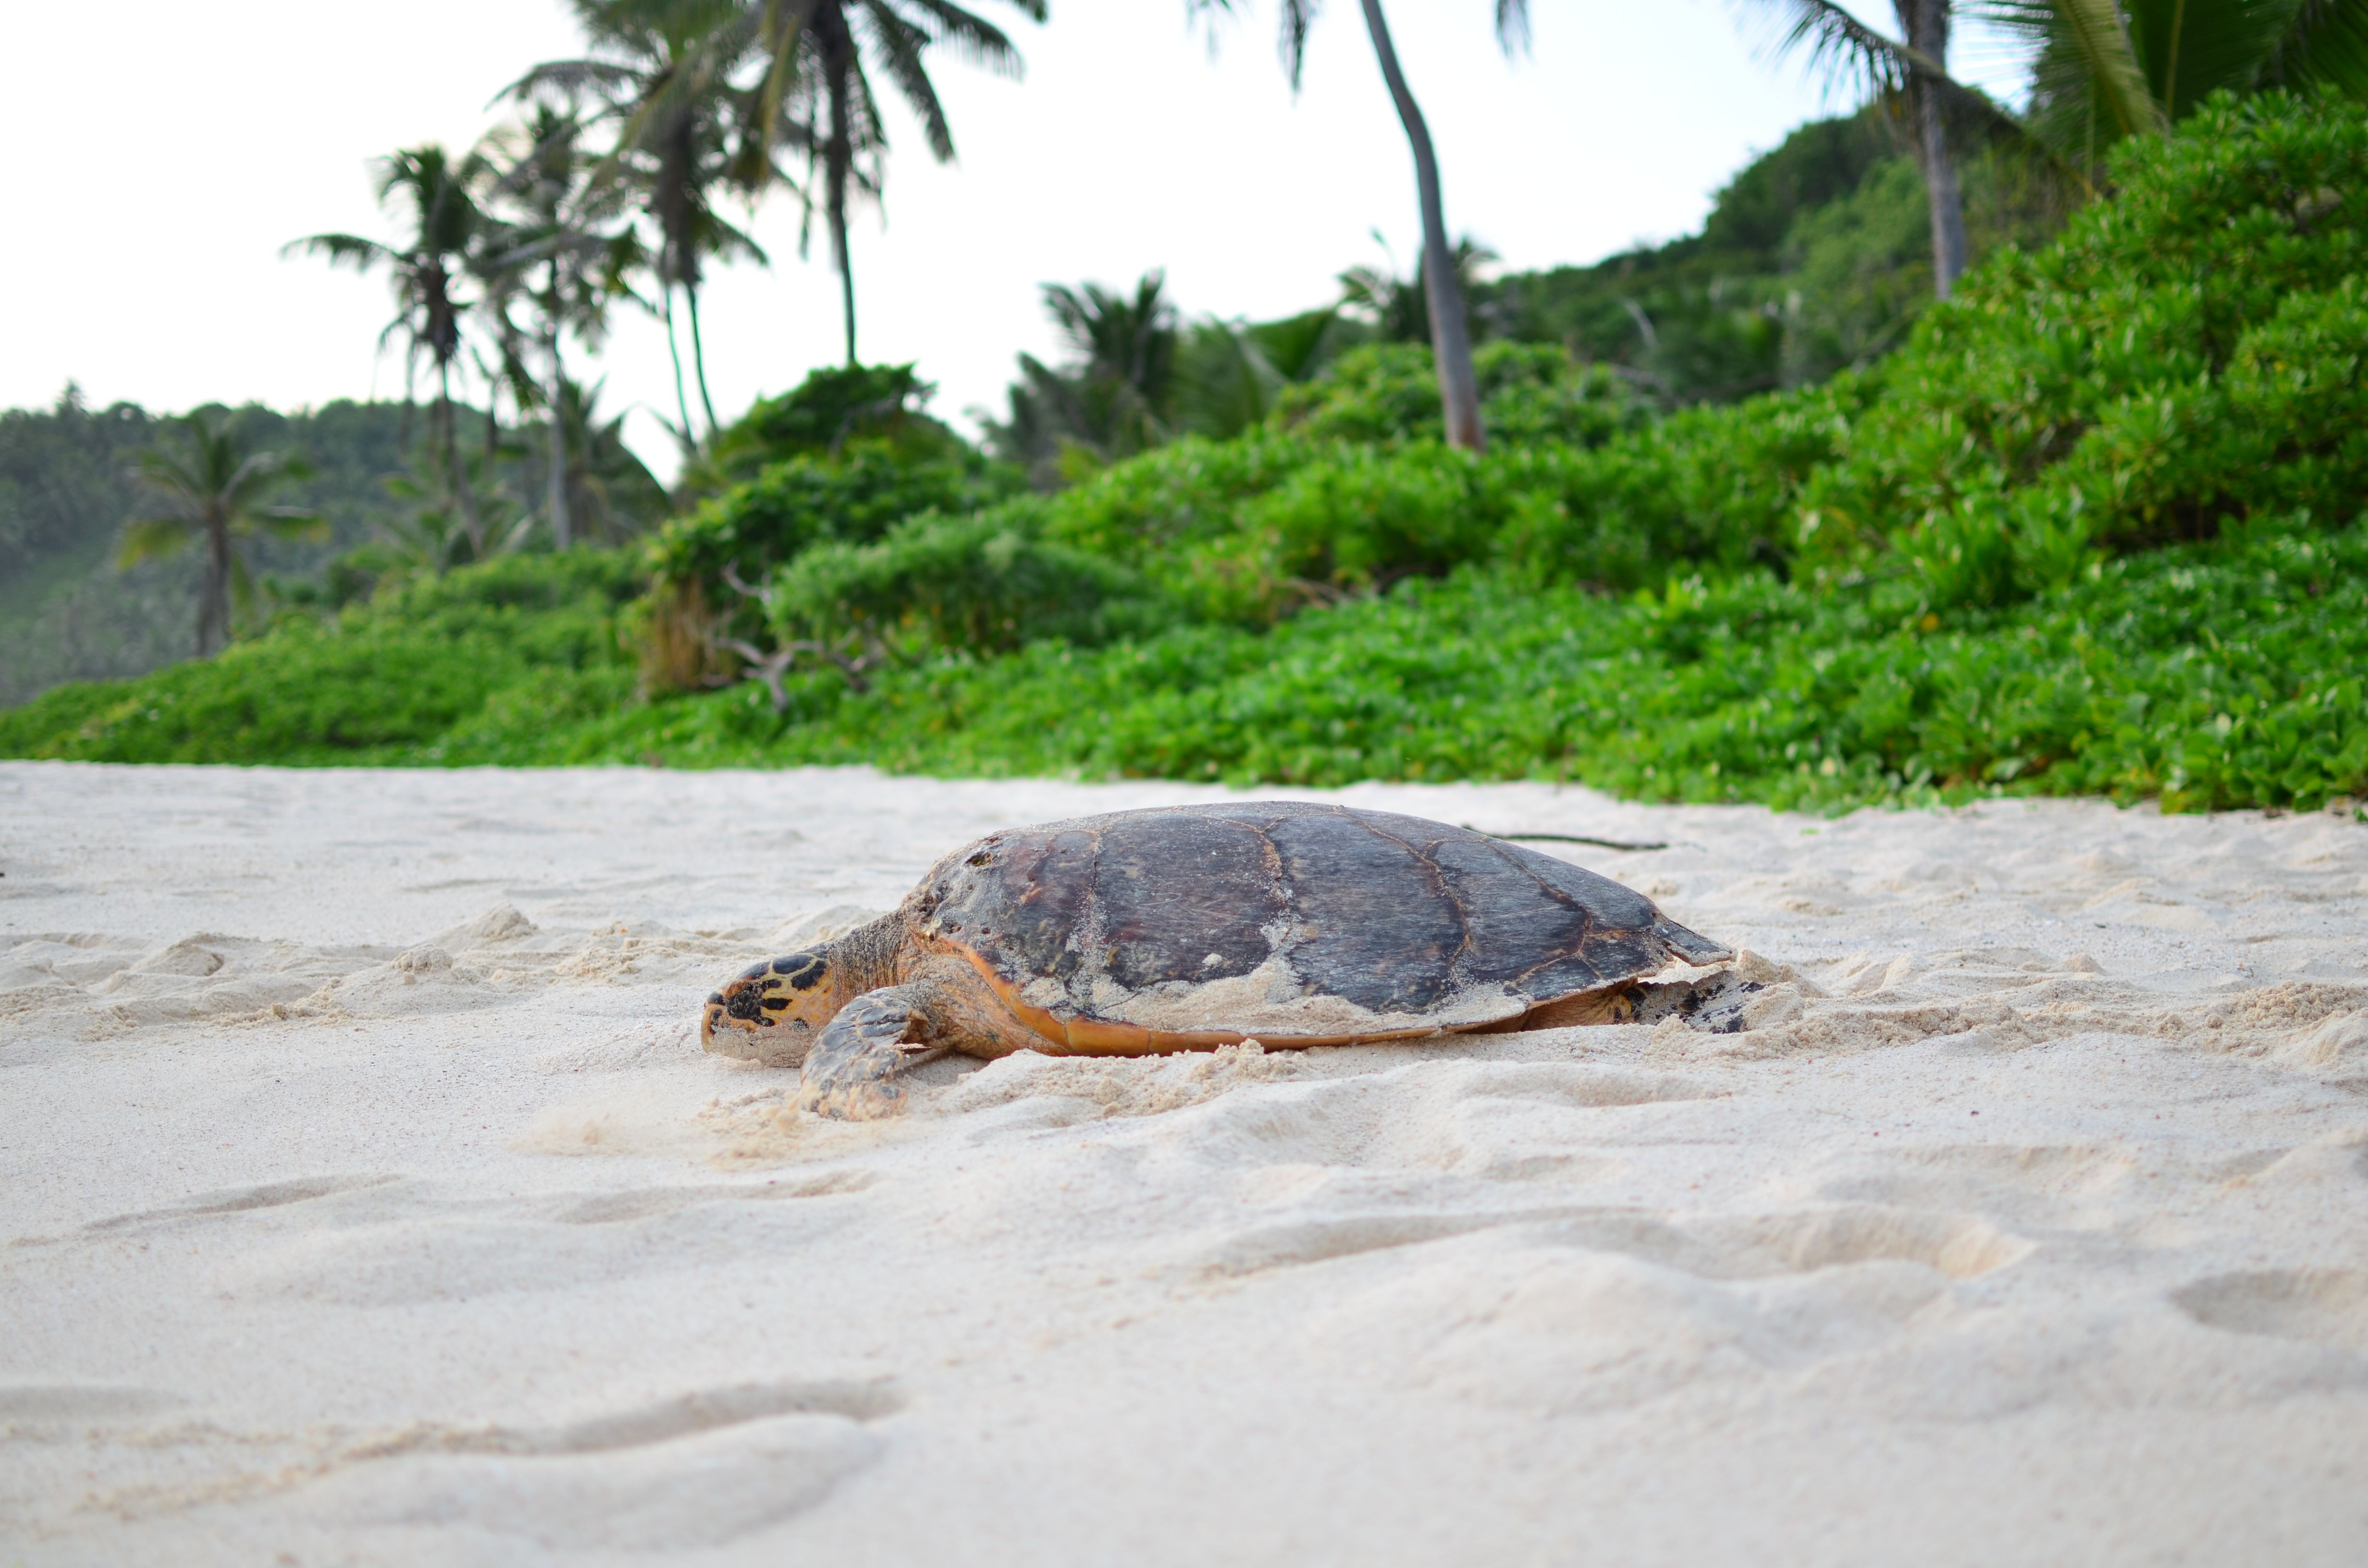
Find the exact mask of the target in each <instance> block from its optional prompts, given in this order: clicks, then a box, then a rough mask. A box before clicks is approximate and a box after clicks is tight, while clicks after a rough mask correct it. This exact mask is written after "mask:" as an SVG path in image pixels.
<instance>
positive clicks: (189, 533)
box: [115, 517, 199, 566]
mask: <svg viewBox="0 0 2368 1568" xmlns="http://www.w3.org/2000/svg"><path fill="white" fill-rule="evenodd" d="M198 527H199V525H198V524H197V523H196V522H195V521H194V520H193V519H191V518H188V517H134V518H133V519H132V520H131V521H130V522H128V523H126V524H124V525H123V538H122V540H121V541H120V543H119V544H118V545H117V546H116V550H115V563H116V564H117V565H118V566H137V565H139V564H140V562H143V561H155V560H162V559H163V558H164V557H165V556H168V555H173V554H176V553H177V552H178V551H180V550H181V548H182V547H183V546H184V545H187V544H188V542H189V541H190V540H193V539H195V538H196V537H197V535H198Z"/></svg>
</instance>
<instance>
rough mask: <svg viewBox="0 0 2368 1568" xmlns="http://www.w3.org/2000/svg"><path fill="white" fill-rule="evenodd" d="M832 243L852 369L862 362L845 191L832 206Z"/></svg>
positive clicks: (848, 354) (848, 355)
mask: <svg viewBox="0 0 2368 1568" xmlns="http://www.w3.org/2000/svg"><path fill="white" fill-rule="evenodd" d="M830 243H831V248H832V249H834V250H836V251H837V253H838V308H839V314H840V315H841V316H842V317H843V318H844V319H845V321H846V324H847V363H848V367H849V368H850V369H852V368H853V367H854V366H856V365H858V364H860V363H861V361H860V360H859V359H857V358H856V357H855V262H854V259H853V258H852V257H850V256H848V254H847V199H846V193H845V192H844V191H843V190H842V191H841V192H840V195H839V199H837V201H835V202H834V203H832V205H831V210H830Z"/></svg>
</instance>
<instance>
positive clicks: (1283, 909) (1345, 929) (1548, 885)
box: [906, 801, 1732, 1052]
mask: <svg viewBox="0 0 2368 1568" xmlns="http://www.w3.org/2000/svg"><path fill="white" fill-rule="evenodd" d="M906 911H907V914H908V915H909V917H910V918H911V920H912V923H913V926H914V928H915V929H916V931H917V932H918V933H919V934H920V935H921V936H922V937H924V938H925V939H927V940H928V941H930V942H931V943H932V944H933V945H938V946H941V947H945V948H951V949H954V950H955V951H958V952H960V953H962V954H963V955H964V956H966V957H967V958H969V959H970V960H971V961H972V962H973V964H975V965H976V966H977V968H978V969H979V971H980V972H981V973H982V974H984V975H985V977H986V979H987V981H988V982H989V983H991V984H993V986H994V987H995V989H996V992H997V993H999V994H1001V995H1002V997H1003V999H1004V1000H1005V1002H1007V1003H1008V1004H1009V1005H1010V1006H1012V1008H1013V1009H1014V1010H1015V1011H1016V1012H1018V1013H1019V1016H1020V1017H1021V1018H1022V1020H1023V1021H1025V1022H1026V1023H1027V1024H1028V1025H1029V1026H1030V1028H1033V1029H1034V1030H1035V1031H1036V1032H1037V1033H1039V1034H1041V1035H1042V1036H1044V1037H1045V1038H1046V1039H1047V1040H1049V1041H1050V1042H1051V1043H1052V1045H1053V1048H1054V1049H1056V1050H1057V1049H1060V1048H1062V1047H1064V1046H1065V1047H1066V1048H1067V1049H1069V1050H1072V1051H1092V1052H1128V1051H1161V1050H1173V1049H1176V1048H1178V1047H1179V1046H1191V1045H1212V1044H1224V1043H1228V1042H1230V1041H1234V1040H1242V1039H1246V1038H1249V1037H1253V1036H1255V1037H1256V1038H1258V1040H1264V1041H1271V1042H1273V1043H1276V1044H1290V1045H1315V1044H1339V1043H1346V1042H1349V1041H1353V1040H1391V1039H1403V1038H1407V1037H1410V1036H1417V1035H1426V1034H1431V1033H1435V1032H1438V1031H1440V1030H1442V1029H1447V1030H1463V1029H1472V1028H1486V1027H1487V1026H1489V1025H1492V1024H1502V1023H1506V1022H1508V1021H1510V1020H1512V1019H1515V1018H1518V1017H1520V1016H1521V1015H1522V1014H1524V1013H1526V1012H1528V1011H1530V1010H1531V1008H1534V1007H1537V1006H1543V1005H1544V1004H1547V1003H1550V1002H1555V1001H1559V1000H1562V999H1564V998H1566V997H1570V996H1575V995H1578V994H1582V993H1586V992H1590V991H1599V990H1601V989H1603V988H1604V987H1607V986H1612V985H1617V984H1620V983H1624V982H1627V981H1631V980H1635V979H1638V978H1641V977H1643V976H1645V975H1647V974H1650V973H1652V972H1654V971H1656V970H1659V969H1661V968H1663V967H1665V966H1667V965H1668V963H1670V962H1671V961H1672V960H1683V961H1687V962H1691V963H1707V962H1712V961H1714V960H1720V959H1725V958H1728V957H1731V956H1732V955H1731V954H1730V953H1729V952H1728V951H1727V949H1725V948H1723V947H1721V946H1719V945H1718V944H1717V943H1715V942H1712V941H1708V940H1706V939H1704V938H1703V937H1699V936H1697V935H1695V934H1694V933H1693V932H1691V931H1689V930H1687V929H1686V928H1685V927H1684V926H1679V925H1677V924H1676V923H1674V922H1673V921H1670V920H1668V919H1667V918H1666V917H1664V916H1663V915H1662V914H1661V912H1660V911H1659V910H1658V909H1657V908H1656V907H1655V906H1654V904H1653V901H1652V900H1650V899H1648V898H1646V897H1645V896H1644V895H1643V894H1642V893H1639V892H1635V891H1634V890H1633V889H1630V888H1626V887H1622V885H1621V884H1619V883H1618V882H1615V881H1610V880H1609V879H1607V878H1604V877H1600V876H1597V875H1596V874H1595V873H1594V872H1592V871H1588V870H1584V869H1580V868H1579V867H1577V866H1573V865H1570V864H1567V863H1566V862H1565V861H1561V860H1557V859H1554V858H1552V857H1550V856H1545V855H1541V854H1538V853H1537V852H1536V851H1534V850H1531V849H1525V848H1522V847H1521V846H1519V845H1515V844H1508V843H1506V842H1505V841H1503V840H1502V839H1496V838H1490V837H1488V836H1487V835H1485V834H1479V833H1474V832H1472V831H1471V830H1470V829H1468V828H1460V827H1451V826H1448V825H1447V824H1444V823H1436V822H1426V821H1424V820H1423V819H1421V818H1419V817H1408V816H1397V815H1395V814H1392V813H1390V812H1368V811H1358V810H1355V809H1352V808H1349V807H1346V806H1336V805H1329V804H1322V803H1314V802H1304V801H1263V802H1255V803H1226V804H1222V805H1205V806H1174V807H1167V808H1165V809H1161V810H1155V811H1136V812H1112V813H1110V814H1109V815H1106V816H1094V817H1080V818H1078V819H1076V821H1073V822H1063V823H1053V824H1047V825H1044V826H1042V827H1030V828H1019V829H1015V830H1013V831H1010V832H1007V833H997V834H994V835H989V836H988V837H985V838H983V839H980V840H979V841H978V842H977V843H975V844H973V845H971V846H967V847H965V848H963V849H960V850H957V851H956V852H955V853H953V854H951V855H950V856H948V857H946V858H945V859H943V860H942V861H940V862H939V864H938V865H937V867H936V868H935V869H932V870H931V871H930V873H929V874H928V877H927V878H926V879H924V880H923V881H922V883H921V885H920V886H919V887H918V888H916V889H915V890H914V892H913V894H912V896H911V898H910V899H909V900H908V901H907V903H906Z"/></svg>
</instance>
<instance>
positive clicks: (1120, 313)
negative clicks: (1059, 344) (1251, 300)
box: [991, 270, 1179, 489]
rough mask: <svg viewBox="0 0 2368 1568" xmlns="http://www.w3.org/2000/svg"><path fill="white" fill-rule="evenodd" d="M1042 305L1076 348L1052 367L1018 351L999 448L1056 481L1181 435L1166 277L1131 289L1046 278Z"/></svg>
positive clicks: (1173, 318) (1151, 277)
mask: <svg viewBox="0 0 2368 1568" xmlns="http://www.w3.org/2000/svg"><path fill="white" fill-rule="evenodd" d="M1043 289H1044V312H1045V313H1046V314H1047V315H1049V316H1051V317H1052V318H1053V327H1054V329H1055V330H1057V331H1058V332H1059V334H1060V335H1061V339H1062V341H1063V343H1064V345H1065V346H1066V347H1067V348H1068V350H1069V353H1068V357H1067V359H1066V362H1065V363H1064V364H1063V365H1062V366H1061V367H1060V368H1058V369H1054V368H1053V367H1051V366H1048V365H1045V364H1044V363H1043V362H1042V361H1041V360H1039V359H1037V358H1035V357H1034V356H1033V355H1029V354H1022V355H1021V356H1019V378H1020V379H1019V383H1018V384H1017V385H1015V386H1013V387H1012V388H1011V392H1010V398H1011V421H1010V423H1009V424H1008V425H1000V426H991V430H992V432H993V435H994V438H995V441H996V446H997V447H998V448H1000V449H1002V450H1004V451H1005V452H1007V453H1008V454H1009V455H1010V456H1011V457H1012V459H1013V460H1016V461H1019V462H1022V463H1025V464H1027V465H1029V467H1030V470H1031V471H1032V473H1033V476H1034V478H1035V480H1036V482H1037V483H1039V484H1040V485H1042V486H1043V487H1045V488H1047V489H1050V488H1053V487H1054V486H1056V485H1057V484H1059V483H1063V482H1064V481H1067V480H1074V479H1076V478H1079V477H1081V476H1082V475H1083V473H1084V472H1088V471H1090V470H1092V469H1094V468H1098V467H1099V466H1100V465H1101V464H1103V463H1106V462H1109V461H1110V460H1114V459H1117V458H1123V457H1131V456H1133V454H1135V453H1137V452H1140V451H1143V450H1144V449H1148V448H1151V447H1155V446H1157V445H1158V444H1159V443H1161V442H1162V441H1165V440H1167V439H1168V437H1170V436H1171V435H1173V434H1174V433H1175V424H1174V412H1175V410H1174V405H1175V401H1176V394H1177V391H1178V385H1177V369H1178V347H1179V336H1178V326H1177V315H1176V307H1175V306H1174V305H1172V304H1170V303H1169V302H1168V301H1167V292H1166V290H1167V278H1166V275H1165V274H1163V273H1161V272H1159V271H1157V270H1154V271H1150V272H1146V273H1144V275H1143V277H1142V278H1140V279H1138V280H1137V281H1136V283H1135V286H1134V290H1133V293H1132V294H1126V293H1120V292H1118V291H1116V290H1110V289H1105V288H1103V287H1102V286H1101V285H1100V284H1099V283H1086V284H1081V285H1079V286H1078V287H1076V288H1074V289H1073V288H1071V287H1069V286H1068V285H1067V284H1064V283H1047V284H1045V285H1044V286H1043Z"/></svg>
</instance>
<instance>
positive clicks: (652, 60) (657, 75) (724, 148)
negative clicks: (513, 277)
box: [504, 0, 767, 441]
mask: <svg viewBox="0 0 2368 1568" xmlns="http://www.w3.org/2000/svg"><path fill="white" fill-rule="evenodd" d="M575 13H576V17H577V18H578V19H579V20H580V21H581V22H582V23H583V25H584V28H585V30H586V32H587V33H588V34H589V35H590V36H591V39H592V47H593V50H594V52H593V53H592V54H590V55H587V56H586V57H584V58H581V59H576V60H551V61H545V62H542V63H541V64H540V65H537V66H536V67H535V68H534V69H533V70H531V71H529V72H528V73H527V74H525V75H524V76H521V77H519V78H518V81H516V82H515V83H512V84H511V85H509V86H508V87H507V88H505V89H504V92H505V94H507V96H509V97H516V98H518V99H520V100H521V101H523V100H527V99H530V98H535V97H548V96H553V95H555V96H557V97H560V98H562V99H563V100H564V99H567V98H571V97H578V96H589V97H596V98H598V100H599V101H600V102H601V104H602V106H603V108H602V110H601V115H600V118H602V119H613V120H615V121H616V122H617V133H616V136H617V140H616V146H615V148H614V150H613V151H611V152H610V153H609V156H608V157H607V158H605V159H604V160H602V162H601V163H600V164H599V165H598V166H597V168H596V169H595V171H594V176H593V177H594V180H595V183H596V184H600V185H605V184H607V183H609V182H610V181H613V180H616V179H619V178H620V177H621V178H625V179H627V180H629V181H630V183H631V184H632V187H633V188H634V189H635V191H636V192H637V193H638V195H639V197H640V199H641V201H642V204H643V210H645V211H646V212H647V214H648V215H649V218H650V220H651V222H653V224H654V225H655V228H656V230H657V233H658V254H657V261H656V268H655V270H656V273H657V279H658V290H659V300H660V305H661V313H662V314H663V316H664V318H665V320H666V348H667V351H668V352H669V353H670V354H671V355H673V357H674V371H675V407H676V410H677V413H679V414H680V415H681V416H682V426H681V437H682V438H683V439H684V440H685V441H689V440H690V439H691V437H692V435H693V431H694V426H692V424H691V418H690V405H689V401H688V399H687V398H686V397H685V396H684V392H683V385H682V353H681V349H680V347H678V344H677V336H676V332H675V315H674V300H675V294H676V292H677V290H679V291H680V292H681V294H682V298H683V303H684V306H685V309H686V312H687V314H688V315H689V328H690V354H691V365H692V370H693V374H694V377H695V379H696V381H697V383H698V386H699V401H700V411H701V412H702V413H703V414H704V415H706V417H707V428H708V430H709V431H710V432H711V433H712V432H713V430H714V429H715V427H716V424H717V421H716V417H715V401H714V399H713V397H712V396H711V395H710V394H709V392H708V388H707V347H706V341H705V338H704V335H702V334H701V332H700V323H699V288H700V283H701V282H702V281H704V279H705V277H706V265H707V263H708V261H710V260H711V259H714V260H722V259H729V258H731V257H733V256H746V257H748V258H750V259H752V260H754V261H756V262H757V263H758V264H759V265H763V264H764V263H765V262H766V259H767V258H766V256H765V253H764V251H763V249H762V248H761V247H759V246H758V245H757V243H756V241H754V240H753V239H751V238H749V237H748V235H747V234H746V233H744V232H743V231H741V230H740V229H739V228H737V227H735V226H734V225H733V224H732V223H731V222H727V221H726V220H725V219H724V218H723V215H722V214H721V213H720V212H718V211H717V210H716V208H715V203H714V199H713V198H714V195H715V193H716V192H717V191H718V190H720V189H721V188H722V187H723V186H724V185H725V184H726V182H727V181H728V180H729V179H730V178H731V177H732V176H733V174H734V171H735V169H736V170H740V171H742V172H744V173H745V172H746V159H745V158H744V157H743V156H742V154H741V149H740V147H739V144H738V141H737V133H738V131H740V130H741V129H743V128H744V126H745V123H746V118H747V109H746V101H745V99H746V95H745V94H744V93H743V92H742V91H741V90H740V89H739V88H737V87H735V86H734V73H735V72H736V71H738V70H739V69H740V68H741V67H742V65H743V64H745V63H746V62H747V60H748V58H749V48H750V38H751V24H750V21H749V18H748V17H746V14H745V12H744V11H743V9H742V7H741V6H739V5H738V4H736V3H735V0H575Z"/></svg>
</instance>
